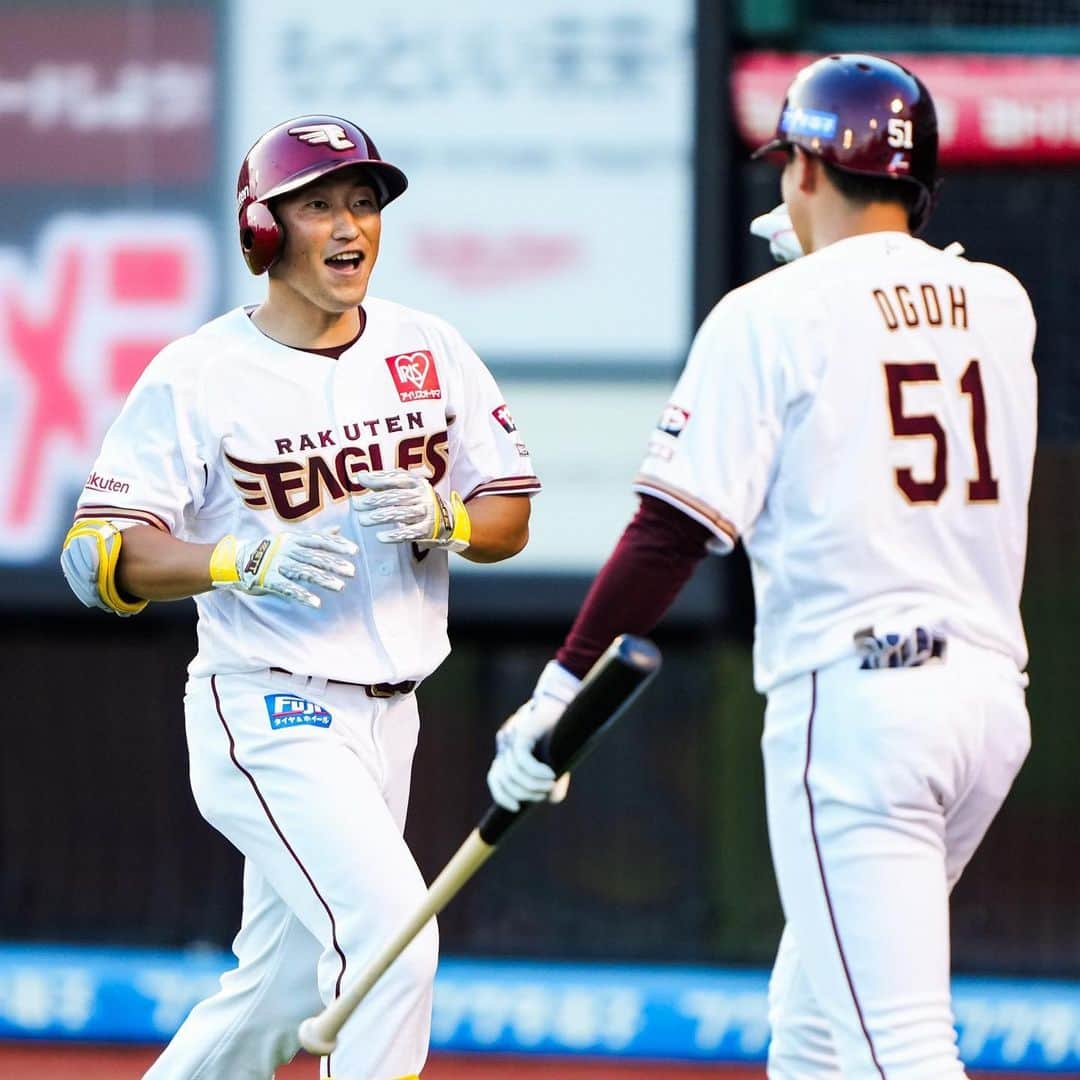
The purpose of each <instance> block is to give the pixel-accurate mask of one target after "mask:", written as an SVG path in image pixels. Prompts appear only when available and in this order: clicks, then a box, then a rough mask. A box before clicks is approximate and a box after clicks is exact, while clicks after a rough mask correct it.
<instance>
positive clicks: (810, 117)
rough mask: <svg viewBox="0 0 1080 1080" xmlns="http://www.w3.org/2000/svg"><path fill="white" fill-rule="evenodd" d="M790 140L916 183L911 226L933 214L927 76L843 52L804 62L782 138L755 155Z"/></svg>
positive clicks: (832, 160)
mask: <svg viewBox="0 0 1080 1080" xmlns="http://www.w3.org/2000/svg"><path fill="white" fill-rule="evenodd" d="M790 146H799V147H802V149H803V150H805V151H806V152H807V153H808V154H814V155H815V156H817V157H820V158H821V159H822V160H823V161H827V162H829V164H830V165H833V166H835V167H836V168H838V169H842V170H844V171H845V172H850V173H858V174H859V175H862V176H880V177H883V178H886V179H889V180H897V181H900V182H902V183H905V184H913V185H916V186H917V188H918V198H917V200H916V203H915V206H914V208H913V209H912V212H911V227H912V230H913V231H915V232H918V230H919V229H920V228H922V226H923V225H924V224H925V223H926V219H927V218H928V217H929V216H930V210H931V209H932V207H933V201H934V194H935V192H936V191H937V186H938V179H937V156H938V126H937V115H936V113H935V111H934V102H933V99H932V98H931V97H930V91H929V90H927V89H926V86H925V85H924V84H923V82H922V80H920V79H919V78H918V77H917V76H916V75H914V74H912V72H910V71H908V70H907V68H905V67H901V66H900V65H899V64H897V63H895V62H894V61H892V60H886V59H885V58H884V57H882V56H869V55H866V54H864V53H841V54H838V55H835V56H825V57H822V59H820V60H815V61H814V62H813V63H812V64H809V65H807V66H806V67H804V68H803V69H802V71H800V72H799V73H798V74H797V75H796V76H795V79H794V81H793V82H792V84H791V86H789V87H788V92H787V96H786V97H785V98H784V104H783V106H782V108H781V109H780V119H779V121H778V123H777V125H776V138H774V139H773V140H772V142H769V143H766V144H765V145H764V146H762V147H759V148H758V149H757V150H756V151H755V152H754V157H758V156H759V155H761V154H765V153H768V152H769V151H770V150H781V149H784V148H786V147H790Z"/></svg>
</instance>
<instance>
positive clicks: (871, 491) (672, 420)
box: [635, 233, 1036, 691]
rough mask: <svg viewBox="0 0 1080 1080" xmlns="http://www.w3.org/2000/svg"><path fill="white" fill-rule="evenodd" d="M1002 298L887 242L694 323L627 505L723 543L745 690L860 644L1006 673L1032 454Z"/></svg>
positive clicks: (838, 247) (863, 244)
mask: <svg viewBox="0 0 1080 1080" xmlns="http://www.w3.org/2000/svg"><path fill="white" fill-rule="evenodd" d="M1034 335H1035V321H1034V316H1033V314H1032V310H1031V304H1030V302H1029V300H1028V297H1027V294H1026V293H1025V291H1024V289H1023V287H1022V286H1021V285H1020V284H1019V282H1017V281H1016V279H1015V278H1014V277H1013V276H1012V275H1011V274H1009V273H1007V272H1006V271H1004V270H1002V269H1001V268H999V267H996V266H992V265H989V264H985V263H973V262H968V261H967V260H966V259H963V258H960V257H957V256H955V255H950V254H946V253H944V252H941V251H939V250H938V249H936V248H933V247H931V246H929V245H928V244H926V243H923V242H922V241H920V240H917V239H913V238H912V237H909V236H907V235H905V234H903V233H872V234H865V235H860V236H855V237H851V238H849V239H846V240H842V241H839V242H837V243H834V244H831V245H829V246H828V247H826V248H824V249H822V250H821V251H819V252H816V253H814V254H812V255H810V256H807V257H805V258H803V259H800V260H798V261H797V262H794V263H791V264H789V265H787V266H783V267H779V268H777V269H776V270H774V271H772V272H771V273H769V274H766V275H765V276H763V277H762V278H759V279H758V280H756V281H754V282H751V283H750V284H748V285H746V286H743V287H742V288H740V289H736V290H735V291H733V292H732V293H730V294H729V295H728V296H727V297H725V298H724V299H723V300H722V301H721V302H720V303H719V304H718V305H717V307H716V308H715V309H714V310H713V311H712V313H711V314H710V315H709V317H708V318H707V319H706V321H705V323H704V324H703V325H702V327H701V329H700V331H699V332H698V335H697V337H696V339H695V341H694V344H693V347H692V349H691V352H690V356H689V360H688V362H687V366H686V369H685V371H684V372H683V375H682V376H681V378H680V380H679V382H678V384H677V386H676V388H675V390H674V393H673V395H672V399H671V402H670V403H669V405H668V406H667V408H666V409H665V410H664V413H663V415H662V417H661V420H660V422H659V425H658V429H657V431H656V432H654V434H653V437H652V440H651V442H650V446H649V451H648V455H647V456H646V458H645V461H644V464H643V465H642V469H641V475H640V476H639V477H638V478H637V480H636V482H635V489H636V490H637V491H639V492H645V493H648V494H650V495H655V496H657V497H658V498H661V499H664V500H666V501H667V502H669V503H672V504H674V505H676V506H678V507H679V508H680V509H682V510H683V511H684V512H686V513H687V514H689V515H690V516H691V517H694V518H695V519H696V520H698V521H700V522H702V523H703V524H704V525H706V526H708V527H709V528H710V529H711V530H712V531H713V533H714V535H715V537H716V540H715V545H714V546H715V548H716V550H718V551H720V552H723V551H727V550H730V548H731V546H732V544H733V542H734V541H735V539H736V538H739V537H741V538H742V540H743V542H744V544H745V546H746V549H747V553H748V554H749V556H750V560H751V566H752V570H753V575H754V588H755V595H756V598H757V630H756V641H755V652H754V658H755V683H756V685H757V687H758V689H759V690H761V691H767V690H768V689H769V688H771V687H773V686H775V685H776V684H777V683H779V682H782V681H783V680H785V679H787V678H790V677H792V676H794V675H797V674H800V673H804V672H808V671H811V670H813V669H815V668H819V667H821V666H823V665H825V664H827V663H829V662H831V661H834V660H836V659H839V658H840V657H842V656H844V655H846V654H849V653H850V652H851V651H852V649H853V647H854V646H853V638H854V635H855V634H856V633H857V632H858V631H860V630H863V629H865V628H867V627H869V626H876V627H878V628H880V629H882V630H897V631H903V630H905V629H906V628H910V627H912V626H915V625H924V626H932V627H935V628H939V629H940V630H942V631H943V632H944V633H945V634H946V635H955V636H957V637H959V638H961V639H964V640H966V641H969V642H971V643H973V644H976V645H981V646H984V647H987V648H990V649H995V650H997V651H999V652H1002V653H1006V654H1008V655H1009V656H1011V657H1013V659H1014V660H1015V661H1016V663H1017V665H1018V666H1019V667H1020V668H1021V669H1022V668H1023V667H1024V666H1025V665H1026V663H1027V646H1026V643H1025V640H1024V634H1023V629H1022V626H1021V622H1020V613H1019V599H1020V588H1021V581H1022V567H1023V552H1024V550H1025V545H1026V540H1027V504H1028V496H1029V493H1030V487H1031V471H1032V462H1033V458H1034V448H1035V425H1036V416H1035V404H1036V402H1035V397H1036V391H1035V374H1034V369H1033V367H1032V362H1031V353H1032V347H1033V343H1034Z"/></svg>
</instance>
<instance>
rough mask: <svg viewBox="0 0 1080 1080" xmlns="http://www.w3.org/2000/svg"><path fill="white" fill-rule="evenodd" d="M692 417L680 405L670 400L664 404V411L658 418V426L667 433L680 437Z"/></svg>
mask: <svg viewBox="0 0 1080 1080" xmlns="http://www.w3.org/2000/svg"><path fill="white" fill-rule="evenodd" d="M689 419H690V414H689V413H688V412H687V411H686V410H685V409H683V408H680V407H679V406H678V405H672V404H671V403H670V402H669V403H668V404H667V405H665V406H664V411H663V412H662V413H661V414H660V419H659V420H657V422H656V426H657V427H658V428H659V429H660V430H661V431H662V432H664V434H665V435H673V436H674V437H675V438H678V437H679V436H680V435H681V434H682V431H683V428H684V427H686V423H687V421H688V420H689Z"/></svg>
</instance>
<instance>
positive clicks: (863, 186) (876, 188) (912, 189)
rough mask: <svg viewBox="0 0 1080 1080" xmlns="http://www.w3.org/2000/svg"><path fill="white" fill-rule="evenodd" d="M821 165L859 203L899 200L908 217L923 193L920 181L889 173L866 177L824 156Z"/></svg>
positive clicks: (846, 196)
mask: <svg viewBox="0 0 1080 1080" xmlns="http://www.w3.org/2000/svg"><path fill="white" fill-rule="evenodd" d="M821 164H822V165H824V166H825V173H826V175H827V176H828V177H829V179H830V180H831V181H832V183H833V186H834V187H835V188H836V190H837V191H839V192H840V194H841V195H843V196H844V198H845V199H847V200H848V201H849V202H853V203H855V204H856V206H868V205H869V204H870V203H876V202H885V203H890V202H891V203H897V204H899V205H900V206H902V207H903V208H904V209H905V210H906V211H907V213H908V219H909V220H910V219H911V218H912V217H913V216H914V211H915V206H916V204H917V203H918V201H919V195H920V194H921V191H920V188H919V185H918V184H915V183H912V182H911V181H908V180H901V179H894V178H893V177H890V176H866V175H865V174H863V173H853V172H848V171H847V170H846V169H838V168H837V167H836V166H835V165H833V164H832V163H831V162H828V161H825V160H824V159H822V161H821Z"/></svg>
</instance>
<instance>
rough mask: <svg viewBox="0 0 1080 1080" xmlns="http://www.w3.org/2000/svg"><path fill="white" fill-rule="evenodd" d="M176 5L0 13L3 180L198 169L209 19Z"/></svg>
mask: <svg viewBox="0 0 1080 1080" xmlns="http://www.w3.org/2000/svg"><path fill="white" fill-rule="evenodd" d="M212 25H213V24H212V21H211V16H210V14H209V12H206V11H186V10H183V9H182V8H180V7H176V8H171V9H168V10H161V11H155V10H154V9H153V8H151V7H134V6H130V7H127V8H124V9H119V8H118V9H113V10H108V9H106V10H102V9H101V8H98V7H73V8H50V9H49V10H48V11H34V10H32V9H31V8H29V7H26V8H24V9H22V10H18V11H7V12H3V13H0V130H3V137H4V152H3V153H2V154H0V180H8V181H20V182H26V181H32V180H47V181H49V182H50V183H61V182H75V183H110V182H115V181H124V182H128V183H132V182H145V181H158V182H164V183H182V182H189V181H197V180H203V179H205V178H207V177H208V176H209V175H210V171H211V169H212V168H213V163H214V123H213V116H212V103H213V94H214V86H213V74H212V72H213V67H212V63H213V30H212Z"/></svg>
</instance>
